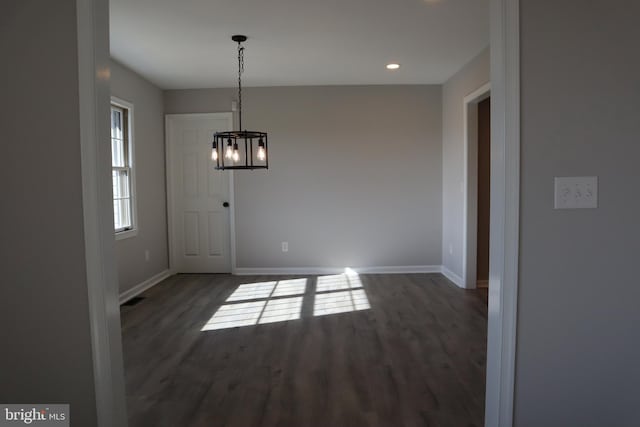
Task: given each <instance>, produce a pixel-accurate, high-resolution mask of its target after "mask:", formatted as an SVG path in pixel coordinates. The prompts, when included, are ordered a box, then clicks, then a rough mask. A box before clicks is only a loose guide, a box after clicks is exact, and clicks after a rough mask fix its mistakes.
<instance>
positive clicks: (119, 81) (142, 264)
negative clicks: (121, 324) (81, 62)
mask: <svg viewBox="0 0 640 427" xmlns="http://www.w3.org/2000/svg"><path fill="white" fill-rule="evenodd" d="M111 94H112V95H113V96H117V97H118V98H121V99H124V100H126V101H128V102H130V103H132V104H133V111H134V123H133V128H134V132H135V134H134V136H133V139H134V148H135V157H134V158H135V175H136V196H137V203H136V207H137V210H138V234H137V235H136V236H135V237H131V238H127V239H123V240H118V241H117V242H116V255H117V260H118V279H119V283H120V292H123V291H126V290H127V289H130V288H131V287H133V286H135V285H137V284H139V283H141V282H143V281H145V280H146V279H148V278H150V277H152V276H154V275H155V274H158V273H160V272H162V271H164V270H166V269H167V268H169V257H168V249H167V210H166V206H167V201H166V188H165V160H164V155H165V150H164V114H163V108H164V107H163V100H162V91H161V90H160V89H158V88H157V87H156V86H154V85H152V84H151V83H149V82H148V81H147V80H145V79H144V78H142V77H140V76H139V75H138V74H136V73H134V72H133V71H131V70H129V69H128V68H126V67H125V66H123V65H121V64H119V63H118V62H116V61H113V60H112V61H111ZM145 250H149V255H150V256H149V261H145Z"/></svg>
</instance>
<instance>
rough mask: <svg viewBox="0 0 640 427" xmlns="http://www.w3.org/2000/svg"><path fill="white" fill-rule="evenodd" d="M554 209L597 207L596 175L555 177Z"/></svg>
mask: <svg viewBox="0 0 640 427" xmlns="http://www.w3.org/2000/svg"><path fill="white" fill-rule="evenodd" d="M554 181H555V202H554V209H595V208H597V207H598V177H597V176H570V177H555V179H554Z"/></svg>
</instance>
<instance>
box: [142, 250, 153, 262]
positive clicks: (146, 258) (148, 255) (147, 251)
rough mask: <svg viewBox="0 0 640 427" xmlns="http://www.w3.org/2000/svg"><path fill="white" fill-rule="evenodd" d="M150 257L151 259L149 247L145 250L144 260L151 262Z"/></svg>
mask: <svg viewBox="0 0 640 427" xmlns="http://www.w3.org/2000/svg"><path fill="white" fill-rule="evenodd" d="M149 259H151V254H150V253H149V249H145V251H144V260H145V261H146V262H149Z"/></svg>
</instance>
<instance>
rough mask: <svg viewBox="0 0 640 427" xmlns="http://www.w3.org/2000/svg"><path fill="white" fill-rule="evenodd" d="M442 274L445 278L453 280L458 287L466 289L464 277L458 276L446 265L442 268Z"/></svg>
mask: <svg viewBox="0 0 640 427" xmlns="http://www.w3.org/2000/svg"><path fill="white" fill-rule="evenodd" d="M440 272H441V273H442V275H443V276H444V277H446V278H447V279H449V280H451V281H452V282H453V283H454V284H455V285H456V286H457V287H459V288H464V281H463V280H462V277H460V276H458V275H457V274H456V273H454V272H453V271H451V270H449V269H448V268H447V267H445V266H444V265H443V266H442V269H441V271H440Z"/></svg>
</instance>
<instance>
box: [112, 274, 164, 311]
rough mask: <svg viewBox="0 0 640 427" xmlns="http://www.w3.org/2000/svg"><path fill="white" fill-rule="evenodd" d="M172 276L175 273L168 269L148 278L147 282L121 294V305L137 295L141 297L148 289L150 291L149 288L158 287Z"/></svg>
mask: <svg viewBox="0 0 640 427" xmlns="http://www.w3.org/2000/svg"><path fill="white" fill-rule="evenodd" d="M172 274H173V273H172V272H171V270H169V269H167V270H164V271H161V272H160V273H158V274H156V275H155V276H153V277H150V278H148V279H147V280H145V281H144V282H142V283H138V284H137V285H135V286H134V287H133V288H131V289H127V290H126V291H124V292H122V293H121V294H120V304H122V303H125V302H127V301H129V300H130V299H131V298H133V297H135V296H137V295H140V294H141V293H143V292H144V291H146V290H147V289H149V288H151V287H153V286H155V285H157V284H158V283H160V282H162V281H163V280H164V279H166V278H167V277H169V276H171V275H172Z"/></svg>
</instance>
